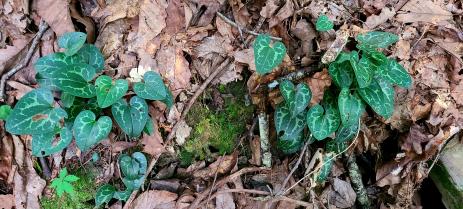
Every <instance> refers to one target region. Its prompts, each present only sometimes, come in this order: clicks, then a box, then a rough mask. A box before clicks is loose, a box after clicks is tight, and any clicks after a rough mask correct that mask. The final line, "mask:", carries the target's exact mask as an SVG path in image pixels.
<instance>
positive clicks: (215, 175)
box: [206, 153, 225, 208]
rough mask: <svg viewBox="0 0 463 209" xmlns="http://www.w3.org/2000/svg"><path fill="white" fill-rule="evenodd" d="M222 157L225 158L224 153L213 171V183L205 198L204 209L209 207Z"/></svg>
mask: <svg viewBox="0 0 463 209" xmlns="http://www.w3.org/2000/svg"><path fill="white" fill-rule="evenodd" d="M224 157H225V153H223V155H222V158H220V162H219V165H218V166H217V168H216V169H215V174H214V181H213V182H212V185H211V187H212V189H211V191H210V192H209V195H208V197H207V201H206V208H208V207H209V200H211V194H212V190H214V186H215V182H216V181H217V174H219V168H220V164H222V161H223V158H224Z"/></svg>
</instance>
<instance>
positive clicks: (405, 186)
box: [0, 0, 463, 209]
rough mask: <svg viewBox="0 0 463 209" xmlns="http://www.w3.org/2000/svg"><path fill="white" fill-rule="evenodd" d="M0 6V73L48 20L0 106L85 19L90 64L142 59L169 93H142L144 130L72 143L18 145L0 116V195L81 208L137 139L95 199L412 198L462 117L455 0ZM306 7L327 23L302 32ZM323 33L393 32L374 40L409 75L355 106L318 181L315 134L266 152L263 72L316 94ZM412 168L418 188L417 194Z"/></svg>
mask: <svg viewBox="0 0 463 209" xmlns="http://www.w3.org/2000/svg"><path fill="white" fill-rule="evenodd" d="M0 14H1V15H0V74H5V73H7V72H8V71H10V70H11V69H13V67H15V66H17V65H18V64H20V63H21V62H23V61H24V60H25V59H26V55H27V52H28V50H29V48H30V47H31V45H32V40H33V38H34V37H35V35H36V33H37V32H38V31H39V25H40V22H41V21H42V20H43V21H45V22H46V23H48V25H49V29H48V30H46V31H45V33H44V34H43V36H42V38H41V39H40V40H39V43H38V45H37V49H36V50H35V51H33V54H32V58H31V60H30V61H29V62H28V63H27V64H26V66H25V67H24V68H22V69H20V70H19V71H18V72H17V73H15V74H14V75H13V76H12V77H10V78H8V79H7V80H5V82H6V85H5V87H4V90H5V99H4V102H3V103H4V104H8V105H11V106H14V105H15V104H16V103H17V101H18V100H19V99H20V98H21V97H22V96H24V95H25V94H26V93H27V92H29V91H31V90H32V89H35V88H38V84H37V80H36V77H35V73H36V71H35V69H34V63H35V62H36V61H37V59H39V58H40V57H43V56H45V55H47V54H50V53H53V52H57V51H59V48H58V44H57V39H58V37H59V36H61V35H63V34H64V33H66V32H71V31H81V32H85V33H87V42H89V43H93V44H95V46H97V47H98V48H99V49H100V50H101V52H102V54H103V56H104V58H105V63H104V71H103V73H104V74H106V75H108V76H111V77H112V78H115V79H117V78H135V77H137V76H138V77H139V76H140V74H143V73H144V72H146V71H149V70H152V71H156V72H158V73H159V74H160V75H161V76H162V78H163V80H164V82H165V83H166V84H167V86H168V87H169V89H170V91H171V92H172V94H173V98H174V105H173V106H172V108H170V109H168V108H167V107H166V105H164V104H163V103H161V102H155V101H152V102H149V103H148V105H149V114H150V115H151V118H152V122H153V123H154V124H155V126H154V127H155V130H154V132H155V133H154V134H152V135H147V134H145V135H143V136H142V137H140V139H139V140H127V139H126V137H124V136H123V135H124V133H123V132H122V131H121V130H120V129H119V128H117V127H116V126H114V127H113V128H112V131H111V133H110V134H109V137H108V138H107V139H105V140H103V141H102V142H101V143H100V144H98V145H97V146H96V147H94V148H92V149H90V150H88V151H85V152H81V151H80V150H79V149H78V148H77V147H76V144H75V143H74V142H72V143H71V144H70V145H69V147H67V148H66V149H65V150H63V151H62V152H59V153H56V154H53V155H51V156H47V157H40V158H37V157H33V156H32V155H31V136H29V135H21V136H19V135H18V136H17V135H11V134H9V133H7V132H5V129H4V124H3V122H2V121H0V123H1V127H2V128H1V144H0V208H39V207H42V208H93V207H94V206H95V195H96V191H97V189H98V187H99V186H101V185H103V184H104V183H108V182H109V183H111V184H112V185H114V186H115V187H116V188H118V189H123V187H124V184H122V177H121V171H120V170H119V167H120V166H119V165H118V164H119V163H118V160H117V159H118V157H119V155H120V154H121V153H133V152H135V151H141V152H143V153H145V155H146V156H147V158H148V162H149V163H150V166H149V167H148V168H152V169H151V170H148V172H147V174H148V175H147V179H146V180H145V182H144V184H143V185H142V187H141V188H140V190H139V191H138V190H137V191H136V192H134V193H133V194H132V195H131V197H130V198H129V199H128V201H126V202H122V201H117V200H116V199H113V200H111V201H110V202H109V203H108V204H107V205H106V207H108V208H112V209H116V208H137V209H144V208H226V209H234V208H247V209H251V208H281V209H283V208H284V209H291V208H314V209H315V208H330V209H332V208H333V209H334V208H381V209H385V208H397V209H398V208H437V207H438V206H435V205H432V206H430V205H426V203H428V202H429V201H428V200H427V199H426V198H429V196H427V195H424V194H426V193H428V195H429V192H431V191H430V190H433V189H429V188H432V187H431V186H432V185H431V186H429V185H428V184H432V183H430V182H428V180H427V177H428V175H429V172H430V170H431V168H432V167H433V166H434V165H435V162H436V161H437V159H438V157H439V153H440V152H441V150H442V149H443V147H445V145H446V144H447V142H448V141H449V140H450V139H451V138H457V140H461V138H458V137H460V134H459V133H460V131H461V130H460V129H461V127H463V75H462V73H463V67H462V66H463V61H462V56H463V32H462V27H463V2H462V1H457V0H369V1H367V0H348V1H325V0H322V1H308V0H286V1H284V0H281V1H280V0H249V1H239V0H229V1H223V0H167V1H164V0H33V1H18V0H4V1H0ZM321 15H326V16H327V17H328V18H329V19H330V20H331V21H333V23H334V30H332V31H329V32H319V31H317V30H315V23H316V21H317V19H318V17H319V16H321ZM255 28H258V29H257V30H256V31H255V32H254V33H259V34H270V35H271V36H273V37H277V38H280V39H281V41H282V42H283V43H284V45H285V46H286V48H287V50H286V55H285V57H284V59H283V62H282V64H281V65H279V66H278V67H276V68H275V69H274V70H273V71H272V72H271V73H270V74H267V75H265V76H261V75H258V74H257V73H256V66H255V62H254V51H253V48H252V43H253V40H254V38H255V36H254V35H251V34H250V33H249V31H254V29H255ZM337 31H344V32H346V33H347V34H349V39H348V42H347V44H346V45H345V47H344V50H345V51H350V50H352V49H354V48H355V40H354V37H355V36H356V35H357V34H359V33H363V32H366V31H386V32H390V33H393V34H396V35H398V37H399V40H398V42H397V43H395V44H394V45H392V47H390V48H388V49H385V50H384V53H385V54H386V55H387V56H388V57H391V58H395V59H397V60H398V62H399V63H400V64H402V65H403V66H404V67H405V69H406V70H407V71H408V73H409V74H410V75H411V76H412V80H413V83H412V85H411V87H410V88H400V87H395V92H396V93H395V99H394V100H395V103H394V112H393V114H392V116H391V117H390V118H388V119H384V118H383V117H381V116H379V115H377V114H376V113H375V112H373V111H372V110H371V109H369V108H367V111H366V112H365V113H364V114H363V115H362V118H361V126H360V130H359V132H358V133H357V135H356V137H355V138H354V139H353V140H352V141H350V142H349V146H348V149H346V150H344V151H343V152H342V153H340V154H338V155H336V156H335V158H333V160H334V162H333V166H332V169H331V171H330V172H329V173H328V178H327V179H326V180H325V181H322V182H320V181H317V177H318V176H319V175H320V172H323V170H322V169H323V168H324V165H325V164H324V162H326V157H327V156H331V155H327V153H326V151H325V150H324V147H325V141H317V142H314V143H312V144H310V145H308V146H307V144H306V146H303V147H301V148H300V150H299V151H298V152H296V153H295V154H290V155H285V154H284V153H282V152H281V151H280V150H279V149H278V146H277V135H278V134H277V133H276V132H275V128H274V127H275V125H274V123H273V115H274V111H275V108H276V106H277V104H278V103H280V102H281V101H282V100H283V99H282V96H281V94H280V93H279V91H278V88H270V87H269V86H271V83H272V82H274V81H279V79H281V78H289V79H292V81H293V82H295V83H306V84H307V85H308V86H309V87H310V90H311V91H312V99H311V101H310V104H311V105H313V104H316V103H319V102H320V101H321V100H322V98H323V93H324V91H325V90H326V89H328V87H330V86H331V85H332V83H333V82H332V80H331V77H330V76H329V73H328V69H327V65H324V64H322V63H321V59H322V57H323V55H324V54H325V52H326V51H327V50H329V49H330V47H331V46H332V43H333V42H334V41H335V40H336V39H337V38H339V34H340V33H337ZM295 73H297V74H299V76H296V77H294V76H288V75H293V74H295ZM2 82H3V79H2ZM209 82H210V83H209ZM333 85H334V84H333ZM202 87H206V88H205V89H204V88H202ZM2 92H3V91H2ZM190 105H191V108H190ZM266 126H267V127H268V130H267V131H268V133H267V134H266V136H263V135H262V134H265V133H262V131H263V130H262V128H263V127H266ZM262 137H265V138H268V139H269V141H270V150H269V152H270V153H271V167H267V166H265V164H267V163H268V161H266V162H264V163H262V161H263V159H262V155H263V154H264V153H263V152H265V151H266V150H262V149H261V138H262ZM265 160H266V159H264V161H265ZM63 168H67V170H68V172H69V173H70V174H73V175H75V176H78V177H79V178H80V179H79V180H78V181H77V182H75V183H74V184H73V186H74V189H75V191H76V195H75V196H74V197H72V198H71V197H69V196H67V195H64V196H61V197H58V196H57V195H56V191H55V190H54V189H53V188H51V187H50V183H51V180H53V179H55V178H57V177H58V176H59V173H60V170H62V169H63ZM359 182H360V184H359ZM423 182H425V183H426V184H425V186H423V188H425V189H426V188H427V189H428V191H424V192H420V188H422V187H421V185H422V183H423ZM359 185H360V188H359ZM362 192H363V193H362ZM434 192H435V191H434ZM423 195H424V196H423ZM365 197H366V198H367V202H368V205H365V204H366V203H365V200H362V198H365ZM431 198H435V201H436V202H439V198H438V196H435V197H431ZM435 204H436V205H438V203H435Z"/></svg>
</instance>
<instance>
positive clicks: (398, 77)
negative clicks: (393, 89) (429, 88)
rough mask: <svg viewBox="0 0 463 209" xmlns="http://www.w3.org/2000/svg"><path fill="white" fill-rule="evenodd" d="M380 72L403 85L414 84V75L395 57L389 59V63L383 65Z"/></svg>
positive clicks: (389, 79)
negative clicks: (394, 58)
mask: <svg viewBox="0 0 463 209" xmlns="http://www.w3.org/2000/svg"><path fill="white" fill-rule="evenodd" d="M379 74H380V76H381V77H382V78H384V79H386V80H388V81H389V82H391V83H394V84H397V85H399V86H401V87H405V88H408V87H410V86H411V85H412V77H411V76H410V75H409V74H408V72H407V70H405V68H404V67H403V66H402V65H401V64H399V63H398V62H397V61H395V60H393V59H389V60H388V62H387V65H383V66H381V68H380V72H379Z"/></svg>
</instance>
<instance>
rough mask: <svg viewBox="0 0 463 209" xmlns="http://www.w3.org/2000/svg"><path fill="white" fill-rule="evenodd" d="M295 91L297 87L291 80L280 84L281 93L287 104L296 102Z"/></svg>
mask: <svg viewBox="0 0 463 209" xmlns="http://www.w3.org/2000/svg"><path fill="white" fill-rule="evenodd" d="M294 89H295V86H294V84H293V82H291V81H289V80H283V81H281V82H280V92H281V95H282V96H283V98H284V99H285V102H290V101H293V100H294V94H296V92H295V91H294Z"/></svg>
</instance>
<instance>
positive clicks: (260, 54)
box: [253, 35, 286, 74]
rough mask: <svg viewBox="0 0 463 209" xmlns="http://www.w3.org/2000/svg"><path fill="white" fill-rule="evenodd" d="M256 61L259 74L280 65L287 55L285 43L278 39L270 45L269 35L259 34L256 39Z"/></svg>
mask: <svg viewBox="0 0 463 209" xmlns="http://www.w3.org/2000/svg"><path fill="white" fill-rule="evenodd" d="M253 47H254V61H255V63H256V70H257V73H259V74H266V73H269V72H270V71H272V69H273V68H275V67H276V66H278V65H279V64H280V63H281V62H282V61H283V58H284V57H285V54H286V47H285V45H284V44H283V43H281V42H279V41H276V42H274V43H273V46H270V36H269V35H258V36H257V38H256V40H255V41H254V45H253Z"/></svg>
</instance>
